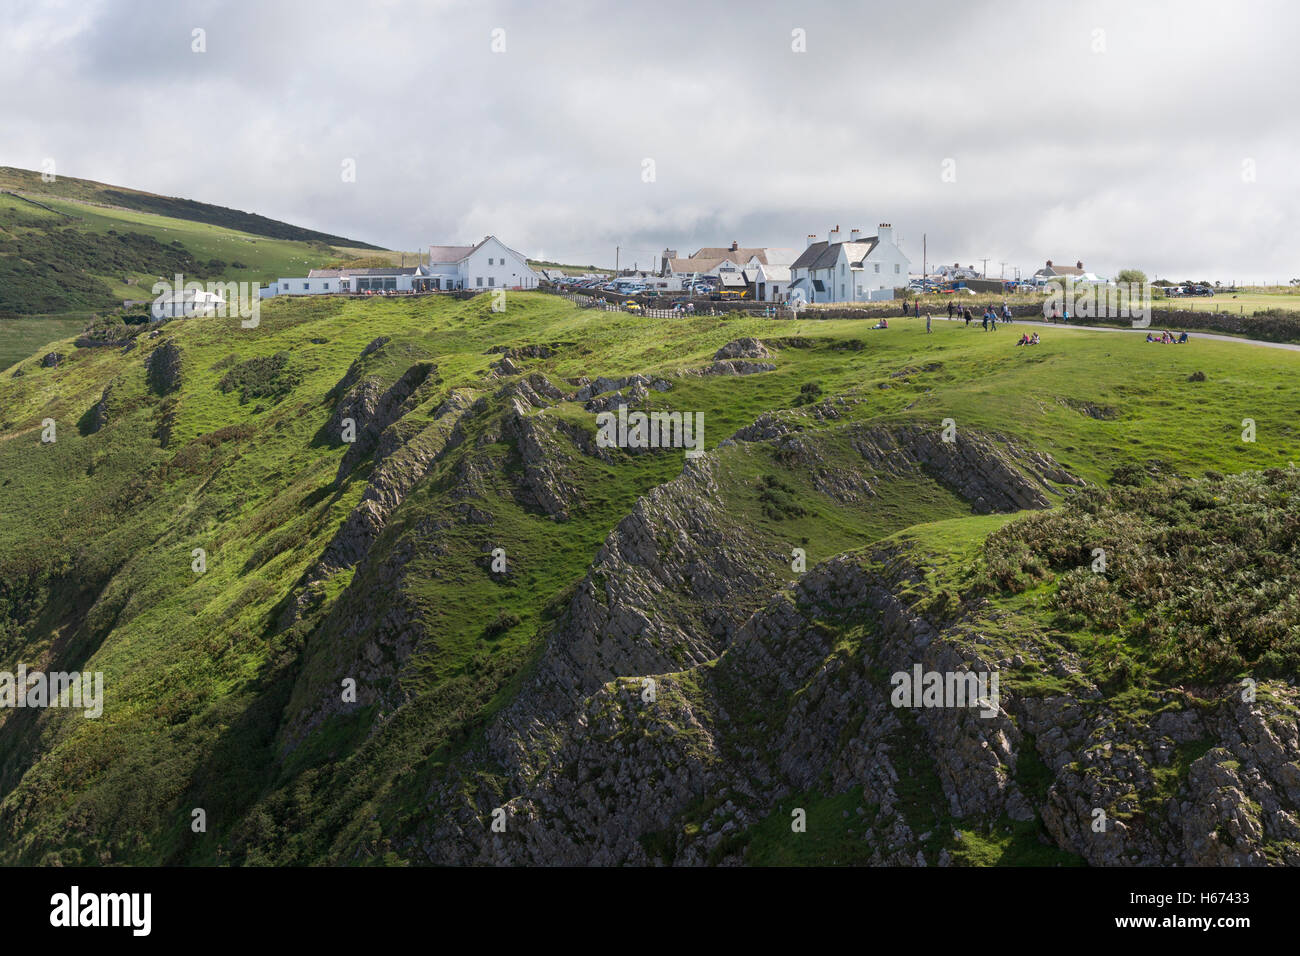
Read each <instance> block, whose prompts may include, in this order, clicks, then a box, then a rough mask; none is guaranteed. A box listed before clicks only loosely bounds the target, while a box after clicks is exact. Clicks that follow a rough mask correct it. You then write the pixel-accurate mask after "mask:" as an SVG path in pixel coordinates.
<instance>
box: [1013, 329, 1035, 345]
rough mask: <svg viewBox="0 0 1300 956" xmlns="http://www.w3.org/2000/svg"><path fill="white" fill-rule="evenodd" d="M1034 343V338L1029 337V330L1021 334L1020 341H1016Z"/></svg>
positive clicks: (1019, 343)
mask: <svg viewBox="0 0 1300 956" xmlns="http://www.w3.org/2000/svg"><path fill="white" fill-rule="evenodd" d="M1032 344H1033V342H1032V340H1031V339H1030V338H1029V333H1028V332H1026V333H1025V334H1024V335H1022V336H1020V341H1019V342H1017V343H1016V345H1032Z"/></svg>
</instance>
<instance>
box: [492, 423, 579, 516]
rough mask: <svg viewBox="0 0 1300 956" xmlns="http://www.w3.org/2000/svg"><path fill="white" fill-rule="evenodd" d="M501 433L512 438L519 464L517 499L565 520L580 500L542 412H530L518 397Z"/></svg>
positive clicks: (554, 432)
mask: <svg viewBox="0 0 1300 956" xmlns="http://www.w3.org/2000/svg"><path fill="white" fill-rule="evenodd" d="M502 431H503V434H504V435H505V436H506V437H508V438H511V439H513V440H514V442H515V447H516V449H517V451H518V454H519V459H520V462H521V463H522V465H523V480H522V487H521V489H520V492H521V494H520V498H521V500H522V501H523V503H524V504H525V506H526V507H530V508H533V509H535V510H539V511H541V512H543V513H545V514H546V515H548V516H550V517H551V518H554V519H555V520H556V521H567V520H568V519H569V513H570V511H571V509H573V508H574V507H576V506H577V505H578V504H579V503H580V502H581V497H580V495H579V493H578V490H577V487H576V485H575V483H574V480H573V477H572V476H571V475H570V474H569V473H568V469H567V468H566V465H567V462H568V461H569V454H568V452H567V451H565V447H564V442H563V440H562V439H561V437H560V434H559V432H558V431H557V428H556V426H555V425H554V424H552V423H551V421H550V420H549V419H547V418H546V417H545V414H544V413H536V414H530V413H529V411H528V409H527V408H526V407H525V406H524V405H522V404H521V403H520V401H519V400H518V399H514V400H513V407H512V408H511V409H510V411H508V412H507V413H506V416H505V420H504V425H503V429H502Z"/></svg>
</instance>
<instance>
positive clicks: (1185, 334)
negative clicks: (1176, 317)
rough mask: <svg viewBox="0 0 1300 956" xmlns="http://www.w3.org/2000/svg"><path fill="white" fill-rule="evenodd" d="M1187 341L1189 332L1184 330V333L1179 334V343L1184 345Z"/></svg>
mask: <svg viewBox="0 0 1300 956" xmlns="http://www.w3.org/2000/svg"><path fill="white" fill-rule="evenodd" d="M1186 341H1187V333H1186V332H1184V333H1183V334H1182V335H1180V336H1178V344H1179V345H1182V344H1183V343H1184V342H1186Z"/></svg>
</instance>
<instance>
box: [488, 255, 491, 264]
mask: <svg viewBox="0 0 1300 956" xmlns="http://www.w3.org/2000/svg"><path fill="white" fill-rule="evenodd" d="M488 265H492V257H491V256H488Z"/></svg>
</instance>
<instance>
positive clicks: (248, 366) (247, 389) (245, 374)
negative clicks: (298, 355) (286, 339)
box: [217, 352, 300, 405]
mask: <svg viewBox="0 0 1300 956" xmlns="http://www.w3.org/2000/svg"><path fill="white" fill-rule="evenodd" d="M288 366H289V353H288V352H276V353H275V354H274V355H264V356H258V357H257V358H252V359H249V360H248V361H247V362H240V363H239V364H238V365H236V366H234V367H233V368H231V369H230V371H228V372H227V373H226V374H225V375H223V376H222V377H221V381H220V382H218V383H217V387H218V388H219V389H221V391H222V392H231V391H235V390H238V391H239V404H241V405H244V404H247V402H248V400H249V399H250V398H270V399H277V400H278V399H280V398H282V397H284V396H285V395H287V394H288V393H289V392H291V391H292V390H293V388H294V386H296V385H297V384H298V382H299V380H300V377H299V376H298V375H297V374H295V373H294V372H291V371H289V368H288Z"/></svg>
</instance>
